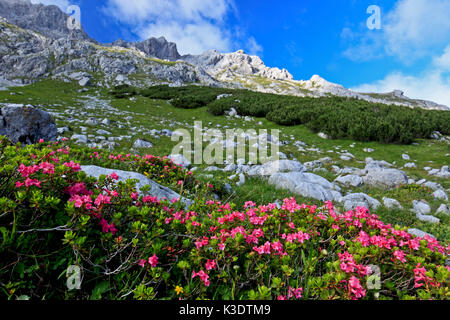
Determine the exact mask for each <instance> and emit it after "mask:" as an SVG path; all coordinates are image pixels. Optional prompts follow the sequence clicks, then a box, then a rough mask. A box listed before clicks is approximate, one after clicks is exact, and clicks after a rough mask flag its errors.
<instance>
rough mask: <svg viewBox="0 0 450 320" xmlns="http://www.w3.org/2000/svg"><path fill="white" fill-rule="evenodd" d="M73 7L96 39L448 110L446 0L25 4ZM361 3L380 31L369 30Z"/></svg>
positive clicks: (67, 0) (449, 23) (449, 5)
mask: <svg viewBox="0 0 450 320" xmlns="http://www.w3.org/2000/svg"><path fill="white" fill-rule="evenodd" d="M32 1H33V2H42V3H46V4H48V3H54V4H57V5H59V6H60V7H61V8H63V9H65V8H66V7H67V6H68V5H69V4H77V5H79V6H80V7H81V20H82V24H83V26H84V28H85V30H86V32H87V33H88V34H89V35H90V36H91V37H93V38H95V39H96V40H98V41H99V42H111V41H114V40H116V39H118V38H122V39H124V40H129V41H130V40H143V39H146V38H148V37H150V36H155V37H159V36H165V37H166V38H167V39H168V40H169V41H174V42H176V43H177V45H178V48H179V51H180V53H182V54H185V53H200V52H202V51H204V50H208V49H217V50H219V51H221V52H231V51H236V50H238V49H244V50H245V51H246V52H247V53H251V54H257V55H259V56H261V57H262V59H263V61H264V62H265V64H266V65H268V66H271V67H279V68H286V69H288V70H289V72H290V73H292V74H293V75H294V78H295V79H297V80H302V79H309V78H310V77H311V76H312V75H314V74H319V75H320V76H322V77H323V78H325V79H327V80H328V81H331V82H335V83H339V84H342V85H344V86H345V87H347V88H352V89H355V90H360V91H370V92H372V91H373V92H387V91H391V90H394V89H401V90H404V91H405V94H406V95H408V96H410V97H413V98H422V99H429V100H434V101H436V102H440V103H443V104H447V105H450V0H339V1H337V0H285V1H281V0H280V1H273V0H103V1H100V0H32ZM370 5H377V6H378V7H379V8H380V9H381V16H380V21H381V29H380V30H377V29H374V30H370V29H369V28H368V27H367V20H368V19H369V17H370V16H371V14H369V13H367V8H368V7H369V6H370Z"/></svg>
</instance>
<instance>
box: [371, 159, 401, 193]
mask: <svg viewBox="0 0 450 320" xmlns="http://www.w3.org/2000/svg"><path fill="white" fill-rule="evenodd" d="M372 163H373V162H372ZM364 183H365V184H366V185H369V186H372V187H380V188H384V189H392V188H395V187H398V186H400V185H406V184H408V177H407V176H406V174H405V173H404V172H403V171H400V170H397V169H384V168H370V169H369V170H368V172H367V175H366V176H364Z"/></svg>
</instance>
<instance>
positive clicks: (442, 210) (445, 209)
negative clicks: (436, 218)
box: [436, 203, 450, 214]
mask: <svg viewBox="0 0 450 320" xmlns="http://www.w3.org/2000/svg"><path fill="white" fill-rule="evenodd" d="M436 213H444V214H450V208H449V207H448V206H447V205H446V204H445V203H443V204H441V205H440V206H439V208H438V209H437V210H436Z"/></svg>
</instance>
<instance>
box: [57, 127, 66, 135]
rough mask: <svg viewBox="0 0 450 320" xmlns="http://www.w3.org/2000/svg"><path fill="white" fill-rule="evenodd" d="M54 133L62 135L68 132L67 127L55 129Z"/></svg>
mask: <svg viewBox="0 0 450 320" xmlns="http://www.w3.org/2000/svg"><path fill="white" fill-rule="evenodd" d="M56 131H57V132H58V134H59V135H62V134H64V133H66V132H69V128H68V127H61V128H58V129H56Z"/></svg>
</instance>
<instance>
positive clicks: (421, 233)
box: [408, 228, 436, 239]
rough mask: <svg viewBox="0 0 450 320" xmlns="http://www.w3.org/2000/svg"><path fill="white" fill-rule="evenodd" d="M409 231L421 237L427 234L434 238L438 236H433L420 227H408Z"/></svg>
mask: <svg viewBox="0 0 450 320" xmlns="http://www.w3.org/2000/svg"><path fill="white" fill-rule="evenodd" d="M408 233H410V234H412V235H414V236H416V237H420V238H423V237H425V236H429V237H431V238H434V239H435V238H436V237H435V236H433V235H432V234H430V233H426V232H425V231H422V230H419V229H415V228H411V229H408Z"/></svg>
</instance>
